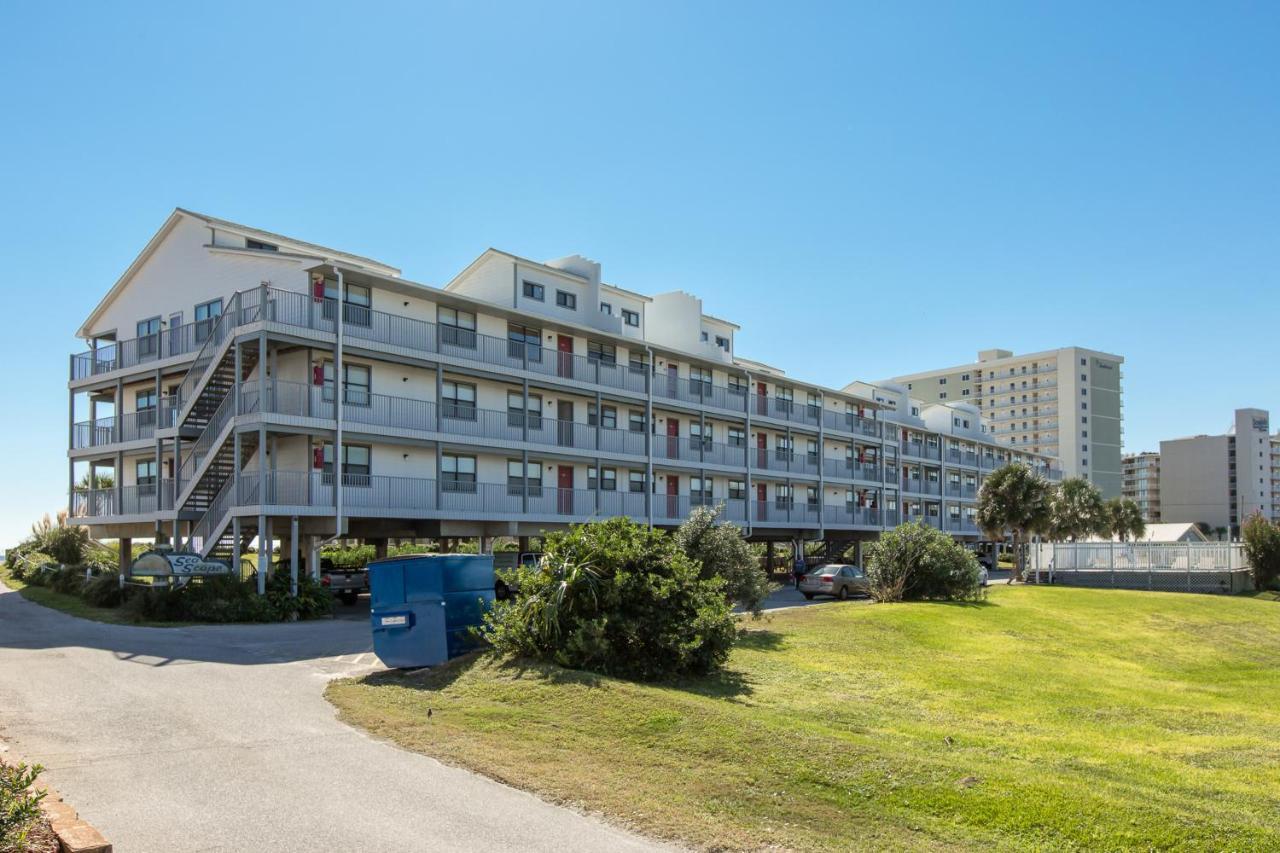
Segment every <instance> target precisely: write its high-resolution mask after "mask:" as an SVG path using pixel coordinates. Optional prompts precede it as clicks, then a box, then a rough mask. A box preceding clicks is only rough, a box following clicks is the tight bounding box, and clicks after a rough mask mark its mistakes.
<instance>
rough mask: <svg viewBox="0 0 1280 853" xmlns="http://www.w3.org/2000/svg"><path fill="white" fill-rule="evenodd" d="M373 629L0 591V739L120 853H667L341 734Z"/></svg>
mask: <svg viewBox="0 0 1280 853" xmlns="http://www.w3.org/2000/svg"><path fill="white" fill-rule="evenodd" d="M376 666H377V661H376V659H375V658H374V657H373V655H372V654H370V645H369V628H368V621H367V617H356V618H347V619H335V620H325V621H321V622H307V623H296V624H292V625H250V626H207V627H196V628H138V627H130V626H120V625H104V624H100V623H97V622H90V621H86V620H83V619H76V618H74V617H71V616H66V615H64V614H62V613H59V612H57V611H54V610H50V609H48V608H45V607H41V606H40V605H37V604H32V603H31V602H28V601H27V600H25V599H24V598H22V597H21V596H20V595H18V594H17V593H15V592H12V591H10V590H8V589H6V588H5V587H4V585H3V584H0V739H3V740H6V741H8V742H9V743H11V744H12V745H13V746H14V748H15V749H16V751H17V752H19V753H20V754H22V755H23V756H24V757H26V758H28V759H30V760H32V761H38V762H40V763H42V764H44V765H45V766H46V768H47V770H46V778H47V779H48V780H49V782H50V783H51V784H52V785H53V786H54V787H56V788H58V790H59V791H60V792H61V793H62V794H63V795H64V796H65V797H66V798H67V800H68V801H69V802H70V803H71V804H72V805H73V806H74V807H75V808H76V809H77V810H78V811H79V812H80V813H81V814H82V815H83V816H84V817H85V819H86V820H88V821H90V822H91V823H93V824H94V825H96V826H97V827H98V828H99V829H100V830H101V831H102V833H103V834H104V835H106V836H107V838H108V839H109V840H111V841H112V842H113V843H114V844H115V849H116V850H117V851H121V852H122V853H133V851H162V850H163V851H197V850H198V851H214V850H217V851H223V850H225V851H233V850H234V851H240V850H271V851H303V850H306V851H313V850H344V851H348V850H349V851H363V850H378V851H384V850H406V851H407V850H449V851H454V850H460V851H465V850H486V851H487V850H520V851H536V850H545V851H556V853H564V851H570V850H610V851H638V850H656V849H661V848H660V847H659V845H656V844H654V843H653V842H650V841H647V840H644V839H641V838H638V837H636V836H633V835H629V834H627V833H625V832H622V831H620V830H618V829H615V828H613V827H610V826H607V825H605V824H604V823H602V822H601V821H599V820H596V819H594V818H591V817H586V816H583V815H581V814H578V813H576V812H573V811H570V810H567V809H563V808H560V807H557V806H553V805H550V804H548V803H545V802H543V801H541V800H538V799H537V798H535V797H532V796H530V795H528V794H525V793H522V792H520V791H516V790H513V789H511V788H508V787H505V786H503V785H500V784H498V783H496V782H493V781H491V780H488V779H485V778H483V777H481V776H477V775H475V774H472V773H469V772H467V771H464V770H459V769H455V768H451V767H446V766H444V765H442V764H440V763H439V762H436V761H433V760H432V759H429V758H426V757H424V756H420V755H415V754H413V753H409V752H405V751H403V750H401V749H399V748H397V747H394V746H391V745H390V744H387V743H384V742H381V741H376V740H373V739H372V738H369V737H366V736H365V735H363V734H361V733H359V732H357V731H356V730H354V729H352V728H350V727H348V726H346V725H343V724H342V723H340V722H338V720H337V718H336V717H335V715H334V711H333V709H332V707H331V706H330V705H329V703H328V702H326V701H325V700H324V698H323V697H322V695H321V693H322V691H323V690H324V687H325V684H326V682H327V681H329V680H330V679H331V678H334V677H340V676H346V675H353V674H359V673H361V672H366V671H369V670H370V669H372V668H374V667H376Z"/></svg>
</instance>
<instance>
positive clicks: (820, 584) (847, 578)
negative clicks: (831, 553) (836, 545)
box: [800, 563, 868, 601]
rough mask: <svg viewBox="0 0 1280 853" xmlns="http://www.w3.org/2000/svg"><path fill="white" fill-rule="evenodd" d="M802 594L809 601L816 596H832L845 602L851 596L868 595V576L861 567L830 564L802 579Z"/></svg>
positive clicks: (820, 567)
mask: <svg viewBox="0 0 1280 853" xmlns="http://www.w3.org/2000/svg"><path fill="white" fill-rule="evenodd" d="M800 592H802V593H804V597H805V598H807V599H809V600H812V599H813V597H814V596H815V595H832V596H835V597H836V598H838V599H840V600H841V601H844V600H845V599H847V598H848V597H849V596H851V595H866V594H867V592H868V587H867V575H866V573H865V572H863V571H862V569H861V568H860V567H859V566H852V565H848V564H846V563H828V564H826V565H825V566H819V567H818V568H816V569H814V570H813V571H811V572H809V573H808V574H806V575H805V576H804V577H802V578H801V579H800Z"/></svg>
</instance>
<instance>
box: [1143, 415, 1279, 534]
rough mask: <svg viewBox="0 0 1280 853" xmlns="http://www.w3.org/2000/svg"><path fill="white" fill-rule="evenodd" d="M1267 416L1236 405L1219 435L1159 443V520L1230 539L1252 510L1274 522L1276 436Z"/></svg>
mask: <svg viewBox="0 0 1280 853" xmlns="http://www.w3.org/2000/svg"><path fill="white" fill-rule="evenodd" d="M1270 420H1271V419H1270V415H1269V413H1268V412H1267V411H1266V410H1265V409H1236V411H1235V415H1234V416H1233V418H1232V423H1231V427H1230V429H1228V430H1227V432H1226V433H1224V434H1222V435H1195V436H1188V437H1187V438H1175V439H1172V440H1170V441H1162V442H1160V454H1159V465H1160V477H1159V485H1158V494H1157V497H1156V500H1157V502H1158V504H1159V507H1160V520H1161V521H1168V522H1182V521H1188V522H1195V523H1199V524H1203V525H1205V526H1206V527H1208V528H1209V530H1210V532H1213V531H1215V530H1224V531H1228V532H1229V533H1230V535H1231V536H1233V537H1235V536H1238V535H1239V533H1240V526H1241V525H1242V524H1244V523H1245V522H1246V521H1248V520H1249V517H1250V516H1252V515H1254V514H1255V513H1260V514H1262V516H1263V517H1265V518H1269V519H1271V520H1273V521H1280V435H1272V434H1271V431H1270V426H1271V424H1270ZM1144 455H1149V454H1144Z"/></svg>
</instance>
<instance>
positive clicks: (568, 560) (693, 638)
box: [482, 518, 736, 680]
mask: <svg viewBox="0 0 1280 853" xmlns="http://www.w3.org/2000/svg"><path fill="white" fill-rule="evenodd" d="M512 574H513V575H514V579H515V586H516V588H517V589H518V592H517V593H516V595H515V597H514V598H512V599H510V600H509V601H504V602H498V603H497V604H495V606H494V608H493V609H492V610H491V611H490V612H489V613H488V614H487V615H486V616H485V625H484V629H483V631H482V634H483V636H484V637H485V638H486V639H487V640H489V642H491V643H492V644H493V645H494V647H495V648H496V649H498V650H499V651H500V652H504V653H507V654H512V655H520V656H525V657H531V658H536V659H538V660H544V661H550V662H553V663H556V664H559V665H560V666H564V667H570V668H573V669H586V670H592V671H595V672H602V673H606V674H610V675H618V676H623V677H628V678H636V679H642V680H651V679H657V678H663V677H667V676H673V675H681V674H685V673H706V672H709V671H711V670H714V669H716V668H717V667H719V666H721V665H722V664H723V663H724V661H725V660H726V659H727V658H728V655H729V651H730V649H731V648H732V646H733V641H734V638H735V632H736V628H735V625H734V621H733V617H732V615H731V613H730V611H729V603H728V601H727V600H726V598H725V592H724V581H723V580H721V579H720V578H711V579H704V578H702V577H700V567H699V566H698V564H696V563H695V562H694V561H693V560H691V559H689V558H688V557H687V556H685V554H684V553H683V552H682V551H681V550H680V549H679V548H678V547H677V546H676V543H675V541H674V539H673V538H672V537H669V536H667V535H665V534H663V533H662V532H660V531H656V530H651V529H649V528H647V527H644V526H642V525H639V524H636V523H635V522H633V521H631V520H630V519H627V518H611V519H609V520H607V521H599V522H593V523H590V524H584V525H576V526H574V527H572V528H570V529H569V530H568V531H567V532H562V533H552V534H549V535H548V536H547V537H546V542H545V551H544V559H543V560H542V562H541V564H540V565H539V566H537V567H529V566H524V567H520V568H518V569H516V570H515V571H514V572H513V573H512Z"/></svg>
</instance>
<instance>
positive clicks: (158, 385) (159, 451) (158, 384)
mask: <svg viewBox="0 0 1280 853" xmlns="http://www.w3.org/2000/svg"><path fill="white" fill-rule="evenodd" d="M163 382H164V378H163V377H162V376H161V375H160V369H159V368H156V372H155V397H156V402H155V406H154V407H153V408H152V409H151V417H152V427H151V428H152V429H153V430H154V431H155V437H156V533H155V540H156V542H160V541H161V539H163V537H164V525H163V523H162V522H161V521H160V510H161V509H162V508H163V507H164V441H163V440H162V439H161V438H160V395H161V393H162V389H163ZM174 473H177V472H176V471H175V472H174ZM174 499H175V500H176V499H177V496H176V495H175V496H174Z"/></svg>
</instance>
